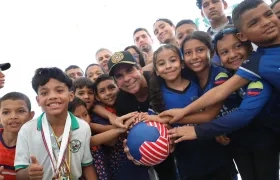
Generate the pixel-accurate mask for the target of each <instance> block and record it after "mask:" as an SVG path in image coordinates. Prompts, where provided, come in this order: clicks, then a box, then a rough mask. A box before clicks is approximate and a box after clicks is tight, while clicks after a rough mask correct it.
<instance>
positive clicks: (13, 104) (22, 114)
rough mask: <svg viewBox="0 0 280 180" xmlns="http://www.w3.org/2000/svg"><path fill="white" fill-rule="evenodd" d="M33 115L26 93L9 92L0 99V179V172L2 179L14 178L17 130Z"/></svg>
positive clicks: (13, 179)
mask: <svg viewBox="0 0 280 180" xmlns="http://www.w3.org/2000/svg"><path fill="white" fill-rule="evenodd" d="M33 116H34V112H33V111H31V103H30V100H29V98H28V97H27V96H26V95H24V94H22V93H19V92H10V93H7V94H6V95H4V96H3V97H2V98H1V99H0V118H1V121H2V125H3V129H0V157H1V158H0V164H1V166H3V168H4V169H3V171H2V173H0V179H1V174H2V176H3V178H4V179H10V180H15V179H16V171H15V168H14V159H15V152H16V142H17V136H18V132H19V130H20V128H21V126H22V125H23V124H24V123H25V122H27V121H29V120H30V119H32V118H33Z"/></svg>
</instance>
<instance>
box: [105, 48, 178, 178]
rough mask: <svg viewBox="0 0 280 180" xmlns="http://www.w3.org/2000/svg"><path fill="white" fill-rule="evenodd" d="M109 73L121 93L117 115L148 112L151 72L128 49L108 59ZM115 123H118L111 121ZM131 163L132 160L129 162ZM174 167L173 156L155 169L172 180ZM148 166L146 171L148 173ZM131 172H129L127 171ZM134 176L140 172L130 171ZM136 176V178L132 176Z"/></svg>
mask: <svg viewBox="0 0 280 180" xmlns="http://www.w3.org/2000/svg"><path fill="white" fill-rule="evenodd" d="M108 69H109V75H110V76H113V77H114V79H115V81H116V83H117V85H118V87H119V88H120V93H119V95H118V97H117V100H116V105H115V107H116V112H117V116H123V115H125V114H128V113H130V112H135V111H138V112H148V108H149V103H150V101H149V76H150V73H149V72H143V71H142V69H141V68H140V67H139V66H138V65H137V63H136V61H135V60H134V58H133V56H132V55H131V54H130V53H129V52H127V51H121V52H116V53H114V54H113V55H112V57H111V58H110V59H109V61H108ZM111 123H112V124H114V125H118V124H116V123H114V122H111ZM123 123H124V122H123ZM129 163H131V162H129ZM137 167H138V168H144V167H141V166H135V168H137ZM172 169H174V163H173V160H172V158H168V159H167V160H166V161H164V162H163V163H161V164H160V165H157V166H156V167H155V170H156V171H157V174H158V176H159V179H160V180H165V179H166V180H172V179H176V178H175V177H176V175H175V172H172ZM147 170H148V169H147V168H146V169H145V171H146V172H145V173H146V174H147ZM126 173H129V172H126ZM130 173H132V175H133V174H134V175H133V176H131V179H134V180H136V179H138V176H139V175H138V174H135V172H130ZM132 177H134V178H132ZM140 179H141V180H142V179H143V180H144V179H145V180H146V179H148V178H144V177H141V178H140V177H139V180H140Z"/></svg>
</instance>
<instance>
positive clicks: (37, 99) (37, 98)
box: [36, 96, 40, 106]
mask: <svg viewBox="0 0 280 180" xmlns="http://www.w3.org/2000/svg"><path fill="white" fill-rule="evenodd" d="M36 101H37V104H38V106H40V102H39V97H38V96H36Z"/></svg>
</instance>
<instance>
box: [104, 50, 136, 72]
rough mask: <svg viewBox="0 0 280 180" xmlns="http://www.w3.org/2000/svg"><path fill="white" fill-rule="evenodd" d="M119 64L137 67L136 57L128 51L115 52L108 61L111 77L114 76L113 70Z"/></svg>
mask: <svg viewBox="0 0 280 180" xmlns="http://www.w3.org/2000/svg"><path fill="white" fill-rule="evenodd" d="M119 64H131V65H136V64H137V63H136V61H135V59H134V57H133V56H132V55H131V54H130V52H128V51H120V52H115V53H114V54H113V55H112V56H111V58H110V59H109V61H108V68H109V75H110V76H113V72H114V71H113V70H114V68H115V67H116V66H118V65H119Z"/></svg>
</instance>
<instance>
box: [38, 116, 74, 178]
mask: <svg viewBox="0 0 280 180" xmlns="http://www.w3.org/2000/svg"><path fill="white" fill-rule="evenodd" d="M41 118H42V131H41V133H42V138H43V142H44V146H45V148H46V150H47V152H48V155H49V158H50V161H51V165H52V166H51V167H52V170H53V175H54V178H53V179H56V180H57V179H59V180H60V179H61V178H62V176H61V172H60V170H63V169H62V166H63V165H64V166H66V168H68V173H69V174H70V159H69V167H68V164H67V162H66V160H65V154H66V149H67V146H68V157H69V158H70V156H71V155H70V145H69V140H70V128H71V120H70V115H69V114H68V116H67V119H66V123H65V127H64V131H63V135H62V142H61V144H59V143H58V142H57V139H56V137H55V135H54V134H53V136H54V137H55V141H56V144H54V143H53V142H52V140H51V135H50V128H51V127H50V126H49V124H48V121H47V117H46V114H45V113H43V114H42V115H41ZM53 145H55V146H58V147H59V148H58V150H57V152H58V154H57V155H55V154H54V148H53ZM56 156H58V157H56ZM63 173H65V171H64V172H63ZM57 177H58V178H57Z"/></svg>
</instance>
